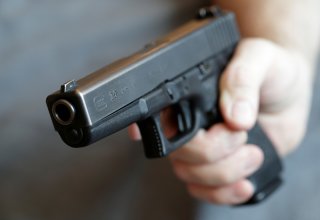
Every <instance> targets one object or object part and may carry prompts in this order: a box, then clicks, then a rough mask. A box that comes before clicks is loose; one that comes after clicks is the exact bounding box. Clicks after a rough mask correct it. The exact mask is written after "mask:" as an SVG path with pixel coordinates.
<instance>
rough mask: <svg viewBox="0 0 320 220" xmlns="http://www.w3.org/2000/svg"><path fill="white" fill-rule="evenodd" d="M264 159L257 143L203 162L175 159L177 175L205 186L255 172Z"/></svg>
mask: <svg viewBox="0 0 320 220" xmlns="http://www.w3.org/2000/svg"><path fill="white" fill-rule="evenodd" d="M262 161H263V153H262V151H261V149H259V148H258V147H257V146H255V145H243V146H241V147H239V148H238V149H237V150H236V151H234V152H233V153H231V154H229V155H228V156H226V157H224V158H222V159H220V160H218V161H215V162H207V163H202V164H194V163H188V162H184V161H181V160H173V161H172V163H173V167H174V171H175V173H176V175H177V176H178V177H179V178H180V179H181V180H183V181H185V182H186V183H192V184H200V185H204V186H222V185H228V184H232V183H234V182H236V181H238V180H240V179H244V178H246V177H248V176H250V175H251V174H253V173H254V172H255V171H256V170H258V168H259V167H260V165H261V164H262Z"/></svg>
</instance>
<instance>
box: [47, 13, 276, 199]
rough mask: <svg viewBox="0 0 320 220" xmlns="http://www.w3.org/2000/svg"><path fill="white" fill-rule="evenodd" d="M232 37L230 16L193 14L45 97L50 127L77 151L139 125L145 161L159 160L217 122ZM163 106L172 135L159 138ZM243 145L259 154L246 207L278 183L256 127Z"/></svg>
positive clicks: (272, 157)
mask: <svg viewBox="0 0 320 220" xmlns="http://www.w3.org/2000/svg"><path fill="white" fill-rule="evenodd" d="M239 39H240V35H239V32H238V29H237V26H236V22H235V18H234V15H233V14H232V13H230V12H224V11H221V10H219V9H218V8H216V7H211V8H204V9H200V11H199V13H198V16H197V18H196V19H194V20H192V21H190V22H189V23H187V24H185V25H183V26H182V27H180V28H178V29H176V30H175V31H173V32H171V33H170V34H168V35H166V36H165V37H163V38H161V39H160V40H157V41H155V42H153V43H151V44H148V45H147V46H146V47H145V48H143V49H142V50H141V51H138V52H137V53H135V54H133V55H131V56H129V57H126V58H124V59H121V60H119V61H117V62H115V63H112V64H111V65H108V66H106V67H104V68H102V69H100V70H98V71H96V72H94V73H91V74H89V75H87V76H85V77H84V78H82V79H80V80H77V81H75V80H71V81H69V82H67V83H65V84H63V85H62V86H61V88H60V90H59V91H57V92H55V93H53V94H51V95H49V96H48V97H47V106H48V109H49V113H50V116H51V119H52V122H53V125H54V128H55V129H56V130H57V131H58V133H59V134H60V136H61V138H62V140H63V141H64V142H65V143H66V144H68V145H70V146H72V147H82V146H87V145H89V144H91V143H94V142H96V141H98V140H100V139H102V138H104V137H107V136H108V135H111V134H112V133H114V132H117V131H119V130H121V129H123V128H125V127H127V126H128V125H130V124H132V123H138V126H139V129H140V133H141V135H142V141H143V145H144V150H145V154H146V156H147V157H149V158H155V157H163V156H166V155H167V154H169V153H170V152H172V151H174V150H175V149H177V148H178V147H180V146H182V145H183V144H184V143H186V142H187V141H189V140H190V139H191V138H192V137H193V136H194V135H195V134H196V133H197V131H198V130H199V129H201V128H208V127H209V126H211V125H212V124H214V123H218V122H221V120H222V117H221V115H220V111H219V106H218V98H219V89H218V88H219V86H218V83H219V78H220V75H221V73H222V72H223V70H224V68H225V67H226V65H227V63H228V61H229V60H230V58H231V56H232V54H233V52H234V49H235V47H236V46H237V43H238V41H239ZM169 107H170V109H172V111H173V112H174V114H175V120H176V124H177V132H176V134H175V135H174V136H173V137H167V136H166V135H165V133H164V131H163V126H162V122H161V112H162V111H163V110H164V109H166V108H169ZM248 142H249V143H252V144H256V145H258V146H260V147H261V149H262V150H263V152H264V156H265V160H264V163H263V165H262V166H261V168H260V170H258V171H257V172H256V173H254V174H253V175H252V176H251V177H249V179H250V180H251V181H252V182H253V184H254V186H255V194H254V196H253V197H252V198H251V199H250V201H248V202H247V203H256V202H258V201H261V200H263V199H264V198H265V197H267V196H268V195H269V194H271V193H272V192H273V191H274V190H275V189H276V188H277V187H278V186H279V185H280V183H281V178H280V172H281V170H282V165H281V161H280V159H279V157H278V155H277V153H276V151H275V149H274V147H273V145H272V143H271V142H270V140H269V139H268V138H267V137H266V135H265V134H264V132H263V131H262V129H261V128H260V126H259V125H258V124H256V125H255V127H254V128H253V129H252V130H250V131H249V140H248Z"/></svg>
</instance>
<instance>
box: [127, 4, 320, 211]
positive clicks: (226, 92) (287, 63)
mask: <svg viewBox="0 0 320 220" xmlns="http://www.w3.org/2000/svg"><path fill="white" fill-rule="evenodd" d="M214 3H215V4H219V6H220V7H221V8H223V9H228V10H231V11H234V12H235V14H236V16H237V20H238V23H239V27H240V32H241V34H242V36H243V38H242V40H241V41H240V43H239V45H238V47H237V48H236V52H235V54H234V56H233V57H232V59H231V61H230V63H229V64H228V66H227V68H226V69H225V71H224V72H223V75H222V78H221V81H220V94H221V95H220V110H221V112H222V115H223V118H224V123H220V124H215V125H213V126H212V127H211V128H209V129H208V130H207V131H204V130H200V131H199V132H198V134H197V135H196V136H195V137H194V138H193V139H192V140H191V141H190V142H188V143H187V144H185V146H183V147H182V148H180V149H178V150H177V151H175V152H173V153H172V154H171V155H170V161H171V163H172V167H173V170H174V172H175V174H176V175H177V177H178V178H179V179H181V180H182V181H183V182H185V184H186V186H187V189H188V191H189V192H190V194H191V195H192V196H194V197H195V198H198V199H201V200H205V201H208V202H210V203H215V204H226V205H234V204H239V203H242V202H245V201H246V200H248V199H249V198H250V197H251V196H252V194H253V192H254V188H253V185H252V184H251V183H250V182H249V181H248V180H247V179H246V178H247V177H248V176H250V175H251V174H253V173H254V172H255V171H256V170H257V169H259V167H260V165H261V164H262V162H263V159H264V156H263V153H262V151H261V150H260V149H259V147H258V146H254V145H249V144H246V140H247V131H248V130H249V129H250V128H252V126H253V125H254V124H255V122H256V121H259V123H260V124H261V126H262V127H263V128H264V130H265V132H266V133H267V135H268V136H269V138H270V139H271V140H272V142H273V143H274V145H275V147H276V150H277V151H278V153H279V154H280V155H281V156H285V155H287V154H288V153H290V152H292V151H294V150H295V149H296V147H297V146H299V143H300V142H301V140H302V139H303V136H304V134H305V131H306V124H307V119H308V115H309V110H310V100H311V94H312V82H313V75H314V74H313V73H314V66H315V59H316V55H317V51H318V48H319V39H320V36H319V35H320V30H319V29H320V24H319V23H317V22H318V21H320V17H319V15H318V14H319V13H318V12H317V9H318V8H320V7H319V6H320V3H319V1H316V0H304V1H302V0H282V1H279V0H268V1H261V0H258V1H257V0H239V1H231V0H230V1H229V0H223V1H222V0H221V1H214ZM303 15H308V16H303ZM172 129H173V128H172V125H170V123H166V130H167V132H168V133H171V131H172ZM129 133H130V136H131V137H132V138H133V139H140V138H141V137H140V134H139V132H138V129H137V126H136V125H133V126H131V127H130V128H129Z"/></svg>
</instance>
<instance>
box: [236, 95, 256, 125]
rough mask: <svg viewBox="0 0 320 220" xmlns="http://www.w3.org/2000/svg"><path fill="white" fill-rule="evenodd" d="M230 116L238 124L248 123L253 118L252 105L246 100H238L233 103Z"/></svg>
mask: <svg viewBox="0 0 320 220" xmlns="http://www.w3.org/2000/svg"><path fill="white" fill-rule="evenodd" d="M231 116H232V118H233V119H234V120H235V122H236V123H238V124H240V125H248V124H250V123H251V120H252V118H253V110H252V106H251V105H250V103H249V102H248V101H244V100H240V101H236V102H235V103H234V104H233V107H232V112H231Z"/></svg>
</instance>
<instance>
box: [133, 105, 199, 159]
mask: <svg viewBox="0 0 320 220" xmlns="http://www.w3.org/2000/svg"><path fill="white" fill-rule="evenodd" d="M183 108H184V107H182V108H181V109H183ZM189 112H190V113H191V114H190V116H191V119H190V129H187V130H186V131H183V132H180V133H178V134H177V135H176V136H175V137H173V138H170V139H168V138H167V137H166V136H165V134H164V132H163V130H162V126H161V120H160V113H157V114H155V115H152V116H150V117H148V118H147V119H144V120H142V121H140V122H138V126H139V129H140V133H141V136H142V142H143V146H144V151H145V155H146V157H147V158H158V157H164V156H166V155H168V154H169V153H171V152H172V151H174V150H176V149H177V148H179V147H181V146H182V145H183V144H185V143H186V142H188V141H189V140H190V139H192V138H193V137H194V136H195V134H196V133H197V131H198V130H199V129H200V128H201V122H202V121H203V120H202V114H201V111H200V110H198V109H197V108H194V109H193V110H191V111H190V110H189ZM183 117H185V116H183ZM182 120H184V119H182Z"/></svg>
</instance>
